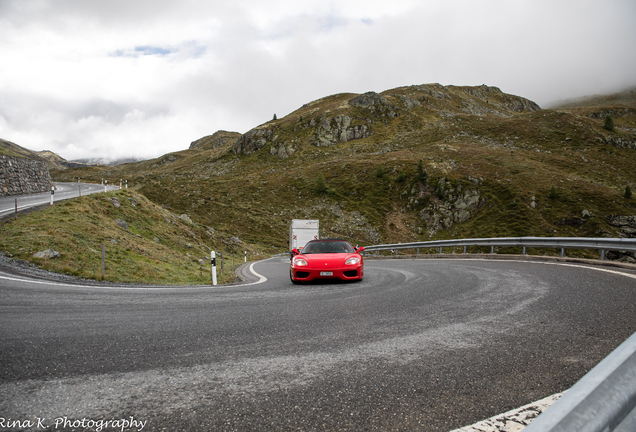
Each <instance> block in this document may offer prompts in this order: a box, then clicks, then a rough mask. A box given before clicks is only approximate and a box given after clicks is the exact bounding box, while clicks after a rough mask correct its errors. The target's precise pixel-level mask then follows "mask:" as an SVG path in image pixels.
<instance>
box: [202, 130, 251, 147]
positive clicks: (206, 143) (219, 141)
mask: <svg viewBox="0 0 636 432" xmlns="http://www.w3.org/2000/svg"><path fill="white" fill-rule="evenodd" d="M240 136H241V134H240V133H238V132H228V131H217V132H215V133H214V134H212V135H208V136H204V137H203V138H199V139H198V140H196V141H192V143H191V144H190V148H191V149H201V150H210V149H215V148H219V147H224V146H227V145H229V144H230V143H233V142H236V140H237V139H238V138H239V137H240Z"/></svg>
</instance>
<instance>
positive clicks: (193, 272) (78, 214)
mask: <svg viewBox="0 0 636 432" xmlns="http://www.w3.org/2000/svg"><path fill="white" fill-rule="evenodd" d="M122 221H123V222H125V224H124V223H122ZM122 226H123V227H122ZM102 244H104V245H105V251H106V259H105V262H106V265H105V267H106V271H105V279H106V280H109V281H113V282H134V283H160V284H210V283H211V281H210V261H209V257H210V250H215V251H219V252H222V253H223V255H224V258H225V261H224V266H223V270H224V271H223V272H221V267H220V260H219V264H218V279H219V281H220V282H231V281H233V280H234V279H235V278H234V275H233V267H232V263H233V262H234V264H235V266H238V264H239V263H242V260H243V256H244V250H248V251H249V253H250V257H251V258H253V257H254V255H255V254H257V255H258V254H260V252H259V251H258V250H254V249H253V248H250V247H249V246H246V245H244V244H243V243H242V242H241V241H240V240H239V239H238V238H231V237H227V236H224V235H223V234H222V233H216V232H214V230H212V229H211V228H209V227H205V226H202V225H199V224H196V223H193V222H192V221H190V220H188V218H187V217H181V216H177V215H176V214H174V213H171V212H169V211H167V210H166V209H164V208H162V207H161V206H158V205H156V204H154V203H152V202H150V201H149V200H148V199H146V198H145V197H144V196H142V195H140V194H138V193H136V192H134V191H128V190H121V191H117V192H109V193H107V194H94V195H89V196H85V197H82V198H75V199H72V200H69V201H65V202H62V203H59V204H56V205H55V206H52V207H49V208H46V209H44V210H42V211H39V212H35V213H30V214H27V215H23V216H20V217H19V218H18V219H17V220H7V221H5V222H4V223H3V224H2V225H1V226H0V250H2V251H4V252H5V253H6V254H7V255H8V256H10V257H13V258H16V259H22V260H27V261H31V262H34V263H36V264H37V265H39V266H40V267H42V268H44V269H47V270H51V271H55V272H61V273H66V274H71V275H75V276H79V277H83V278H90V279H101V276H102V275H101V247H102ZM47 249H53V250H55V251H57V252H59V253H60V254H61V257H59V258H51V259H44V258H34V257H33V255H34V254H35V253H37V252H40V251H43V250H47ZM217 256H218V255H217Z"/></svg>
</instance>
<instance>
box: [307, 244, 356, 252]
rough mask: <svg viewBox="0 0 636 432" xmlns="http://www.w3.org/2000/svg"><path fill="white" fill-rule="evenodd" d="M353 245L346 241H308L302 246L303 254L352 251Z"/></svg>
mask: <svg viewBox="0 0 636 432" xmlns="http://www.w3.org/2000/svg"><path fill="white" fill-rule="evenodd" d="M354 252H355V251H354V250H353V247H352V246H351V245H350V244H349V243H348V242H346V241H318V242H309V243H307V244H306V245H305V247H304V248H303V254H319V253H354Z"/></svg>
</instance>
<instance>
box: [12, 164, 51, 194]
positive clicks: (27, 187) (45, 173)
mask: <svg viewBox="0 0 636 432" xmlns="http://www.w3.org/2000/svg"><path fill="white" fill-rule="evenodd" d="M51 185H52V183H51V174H50V173H49V168H48V167H47V166H46V163H45V162H42V161H36V160H32V159H26V158H18V157H13V156H6V155H0V196H12V195H23V194H32V193H38V192H46V191H50V190H51Z"/></svg>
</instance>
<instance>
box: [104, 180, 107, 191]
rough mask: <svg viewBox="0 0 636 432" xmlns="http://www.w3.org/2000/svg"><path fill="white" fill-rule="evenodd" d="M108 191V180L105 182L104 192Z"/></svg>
mask: <svg viewBox="0 0 636 432" xmlns="http://www.w3.org/2000/svg"><path fill="white" fill-rule="evenodd" d="M106 192H108V180H106V182H105V183H104V193H106Z"/></svg>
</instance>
